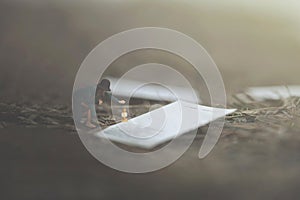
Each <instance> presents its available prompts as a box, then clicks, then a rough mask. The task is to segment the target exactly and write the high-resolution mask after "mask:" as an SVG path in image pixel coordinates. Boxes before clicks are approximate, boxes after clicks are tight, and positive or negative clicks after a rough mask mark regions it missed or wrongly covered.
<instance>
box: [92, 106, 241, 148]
mask: <svg viewBox="0 0 300 200" xmlns="http://www.w3.org/2000/svg"><path fill="white" fill-rule="evenodd" d="M234 111H235V109H221V108H212V107H207V106H201V105H198V104H192V103H188V102H184V101H176V102H173V103H170V104H168V105H166V106H163V107H161V108H158V109H156V110H153V111H150V112H148V113H146V114H143V115H140V116H138V117H135V118H132V119H130V120H129V121H128V122H122V123H119V124H116V125H113V126H110V127H108V128H106V129H104V130H101V131H99V132H97V133H95V134H96V136H98V137H105V138H107V139H110V140H111V141H115V142H119V143H123V144H126V145H130V146H136V147H140V148H144V149H152V148H154V147H156V146H158V145H160V144H163V143H165V142H167V141H170V140H172V139H173V138H175V137H178V136H180V135H182V134H185V133H189V132H190V131H192V130H196V129H197V128H199V127H201V126H204V125H206V124H208V123H210V122H212V121H214V120H216V119H218V118H220V117H224V116H225V115H227V114H230V113H232V112H234Z"/></svg>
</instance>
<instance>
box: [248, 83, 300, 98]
mask: <svg viewBox="0 0 300 200" xmlns="http://www.w3.org/2000/svg"><path fill="white" fill-rule="evenodd" d="M245 93H246V94H247V95H249V96H250V97H252V98H253V99H254V100H256V101H263V100H268V99H270V100H279V99H284V98H288V97H291V96H297V97H300V86H296V85H290V86H271V87H251V88H248V89H247V90H246V92H245Z"/></svg>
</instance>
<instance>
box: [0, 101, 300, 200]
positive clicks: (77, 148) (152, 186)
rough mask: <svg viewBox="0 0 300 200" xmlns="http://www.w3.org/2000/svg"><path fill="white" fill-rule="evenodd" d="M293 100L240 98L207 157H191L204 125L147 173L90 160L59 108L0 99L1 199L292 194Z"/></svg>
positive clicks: (299, 138)
mask: <svg viewBox="0 0 300 200" xmlns="http://www.w3.org/2000/svg"><path fill="white" fill-rule="evenodd" d="M295 102H296V103H299V98H290V99H288V100H286V101H284V102H282V101H278V102H275V103H274V102H272V105H273V106H274V105H276V106H277V107H273V106H271V104H270V103H269V104H268V103H256V104H254V103H251V104H243V105H242V106H243V107H248V109H239V110H238V111H237V112H236V113H234V114H233V115H231V116H228V117H227V120H226V124H225V129H224V131H223V135H222V137H221V139H220V140H219V142H218V144H217V145H216V147H215V148H214V150H213V151H212V152H211V153H210V154H209V156H208V157H206V158H205V159H202V160H200V159H199V158H198V157H197V155H198V151H199V149H200V146H201V143H202V141H203V138H204V134H203V133H205V130H206V128H207V127H204V128H201V129H199V131H198V135H197V137H196V140H195V141H194V143H193V145H192V146H191V147H190V149H189V150H188V151H187V152H186V153H185V154H184V155H183V156H182V157H181V158H180V159H179V160H177V161H176V162H175V163H173V164H172V165H170V166H168V167H166V168H164V169H162V170H159V171H156V172H152V173H148V174H126V173H122V172H118V171H116V170H113V169H111V168H109V167H107V166H104V165H103V164H101V163H100V162H99V161H97V160H96V159H95V158H93V157H92V155H91V154H89V153H88V151H87V150H86V149H85V147H84V146H83V144H82V143H81V141H80V139H79V136H78V135H77V133H76V132H75V131H74V130H73V128H72V122H71V121H70V119H71V116H70V113H69V111H70V109H68V107H66V106H56V107H52V108H51V107H45V106H44V107H43V109H42V108H39V105H37V104H35V105H32V106H29V105H26V106H25V105H15V104H12V105H9V106H8V105H6V110H5V109H1V119H2V124H3V121H4V119H6V123H4V124H5V126H6V127H4V128H2V129H0V130H1V134H0V148H1V150H0V152H1V159H2V162H1V168H0V169H1V172H0V173H1V174H0V175H1V195H2V197H3V198H4V199H224V198H225V197H226V199H297V198H298V195H299V193H298V192H299V191H298V188H299V187H298V186H299V184H300V170H299V167H300V151H299V150H300V145H299V144H300V135H299V132H298V128H297V126H296V127H295V125H293V124H291V123H290V122H292V121H297V120H299V118H298V116H299V104H296V103H295ZM3 105H4V104H2V106H3ZM239 105H240V104H236V106H237V107H238V106H239ZM266 105H269V107H267V108H266ZM240 106H241V105H240ZM250 107H251V109H250ZM263 107H264V108H263ZM11 111H13V112H11ZM37 111H38V112H37ZM14 114H15V115H17V116H19V118H17V117H15V118H14V117H13V116H14ZM31 115H33V116H34V117H30V116H31ZM5 116H10V117H5ZM20 116H21V118H20ZM22 116H23V117H22ZM287 116H290V117H292V118H287ZM8 119H9V120H8ZM25 119H26V120H25ZM29 119H30V120H31V121H30V120H29ZM275 119H277V120H278V119H279V120H280V121H281V123H282V124H281V125H280V124H279V122H278V121H276V120H275ZM24 120H25V121H24ZM274 120H275V121H274ZM36 122H38V123H36ZM272 122H273V124H272ZM287 122H289V123H288V124H287ZM51 123H52V124H51ZM49 124H50V126H49ZM283 128H284V129H283Z"/></svg>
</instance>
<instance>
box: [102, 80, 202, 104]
mask: <svg viewBox="0 0 300 200" xmlns="http://www.w3.org/2000/svg"><path fill="white" fill-rule="evenodd" d="M106 78H107V79H109V80H110V82H111V90H112V93H113V94H114V95H117V96H122V97H128V95H132V96H129V97H131V98H132V97H134V98H141V99H149V100H157V101H170V102H174V101H177V97H176V96H175V95H174V93H175V94H177V95H179V97H180V98H181V99H180V100H183V101H187V102H196V98H195V96H194V94H195V95H196V96H197V98H198V103H201V100H200V97H199V94H198V93H197V91H196V90H194V89H192V88H187V87H179V86H174V85H168V86H167V87H168V88H169V89H170V90H169V89H167V87H163V86H161V85H158V84H146V85H145V84H144V83H143V82H140V81H136V80H128V79H117V78H113V77H106ZM118 81H119V84H118V87H117V88H116V85H117V82H118ZM142 85H143V89H139V90H135V92H134V93H133V94H130V92H131V91H133V90H134V89H135V88H137V87H138V86H142ZM171 90H172V91H171Z"/></svg>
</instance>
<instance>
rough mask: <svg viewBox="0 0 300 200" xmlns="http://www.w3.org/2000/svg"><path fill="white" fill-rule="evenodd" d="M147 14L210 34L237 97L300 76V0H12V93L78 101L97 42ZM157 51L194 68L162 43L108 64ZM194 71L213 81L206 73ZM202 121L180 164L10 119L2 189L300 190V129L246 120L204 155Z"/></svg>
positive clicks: (212, 193) (7, 77) (4, 32)
mask: <svg viewBox="0 0 300 200" xmlns="http://www.w3.org/2000/svg"><path fill="white" fill-rule="evenodd" d="M146 26H152V27H165V28H170V29H174V30H177V31H180V32H182V33H185V34H186V35H188V36H190V37H192V38H194V39H195V40H196V41H197V42H199V43H200V44H201V45H202V46H203V47H204V48H205V49H206V50H207V51H208V53H209V54H210V55H211V57H212V58H213V60H214V61H215V62H216V64H217V66H218V67H219V69H220V71H221V74H222V76H223V79H224V83H225V87H226V92H227V94H228V97H230V95H231V94H234V93H236V92H240V91H242V90H243V89H245V88H246V87H249V86H269V85H287V84H300V79H299V73H300V67H299V65H300V56H299V52H300V2H299V1H296V0H285V1H282V0H265V1H261V0H244V1H240V0H226V1H210V0H190V1H183V0H181V1H179V0H170V1H158V0H153V1H147V0H139V1H133V0H126V1H125V0H124V1H123V0H1V1H0V28H1V30H0V103H1V102H2V101H8V102H10V103H14V102H20V103H24V102H25V103H26V102H28V103H31V104H32V103H38V104H40V105H41V106H44V105H45V104H49V107H50V108H57V107H55V106H52V105H51V104H57V103H62V104H66V105H71V94H72V89H73V83H74V80H75V77H76V73H77V71H78V69H79V67H80V64H81V63H82V61H83V60H84V58H85V57H86V56H87V54H88V53H89V52H90V51H91V50H92V49H93V48H94V47H95V46H96V45H97V44H99V43H100V42H101V41H103V40H105V39H107V38H108V37H110V36H111V35H113V34H116V33H119V32H121V31H125V30H128V29H132V28H137V27H146ZM147 62H158V63H162V64H167V65H169V66H172V67H174V68H176V69H178V70H181V72H183V73H185V75H191V77H193V71H191V70H190V68H191V66H189V65H188V64H187V63H186V62H185V61H184V60H181V59H180V58H178V57H176V56H174V55H171V54H168V53H166V52H159V51H155V50H142V51H136V52H132V53H129V54H128V55H124V56H122V57H120V58H119V59H117V60H116V61H115V62H114V63H112V65H111V68H110V69H109V70H108V71H107V74H109V75H115V76H119V75H121V74H122V73H123V72H124V71H126V70H128V69H129V68H131V67H133V66H135V65H138V64H144V63H147ZM192 81H193V84H194V85H193V86H194V87H197V88H198V87H199V88H201V87H203V84H204V83H203V82H201V80H199V81H198V80H197V78H195V79H193V80H192ZM200 95H201V97H202V93H201V94H200ZM3 105H5V104H3ZM22 105H23V104H22ZM24 105H26V104H24ZM41 106H40V107H41ZM13 108H14V107H13ZM22 108H24V107H21V109H22ZM25 108H26V106H25ZM36 108H39V107H36ZM12 112H14V110H12ZM2 113H4V114H5V113H6V111H5V110H4V111H3V112H2ZM63 115H66V114H63ZM4 116H5V115H4ZM13 116H14V115H13ZM12 119H13V120H14V118H12ZM0 122H1V119H0ZM202 131H203V130H199V134H198V135H197V138H196V140H195V142H194V143H193V145H192V146H191V148H190V149H189V150H188V151H187V152H186V153H185V154H184V155H183V156H182V157H181V158H180V159H179V160H178V161H176V162H175V163H174V164H172V165H171V166H168V167H167V168H165V169H162V170H159V171H157V172H153V173H150V174H143V175H133V174H125V173H121V172H118V171H116V170H113V169H110V168H108V167H106V166H104V165H103V164H101V163H100V162H98V161H97V160H96V159H94V158H93V157H92V156H91V155H90V154H89V153H88V151H87V150H86V149H85V148H84V146H83V145H82V143H81V141H80V139H79V138H78V135H77V134H75V133H74V134H72V133H70V132H68V131H67V130H64V129H53V128H52V129H51V128H45V127H44V128H43V127H41V128H24V127H22V126H21V127H8V128H3V129H0V132H1V134H0V136H1V139H0V156H1V159H2V160H1V165H0V180H1V181H0V186H1V187H0V196H1V197H3V198H4V199H136V198H138V199H201V198H204V199H225V198H228V199H249V200H252V199H272V200H274V199H299V184H300V179H299V177H300V171H299V163H300V159H299V158H300V153H299V152H300V151H299V149H300V148H299V141H300V138H299V134H297V133H290V134H289V133H287V134H282V135H280V134H277V133H274V134H273V133H272V134H264V132H263V133H261V132H258V133H256V136H253V134H255V133H254V132H251V130H249V131H247V130H246V131H245V130H244V129H242V128H237V129H234V130H232V131H231V132H230V134H231V135H229V136H226V135H225V136H224V137H222V138H221V139H220V141H219V143H218V145H216V147H215V148H214V150H213V151H212V152H211V154H210V155H209V156H208V157H207V158H205V159H204V160H199V159H198V157H197V155H198V151H199V148H200V145H201V142H202V140H203V136H204V134H201V133H205V132H204V131H203V132H202ZM230 136H232V137H230ZM237 138H238V139H239V140H238V139H237ZM242 141H244V142H242Z"/></svg>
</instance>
